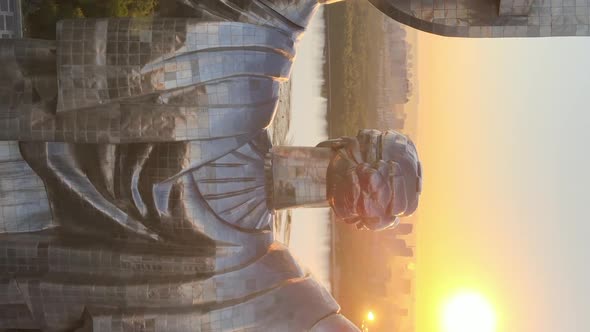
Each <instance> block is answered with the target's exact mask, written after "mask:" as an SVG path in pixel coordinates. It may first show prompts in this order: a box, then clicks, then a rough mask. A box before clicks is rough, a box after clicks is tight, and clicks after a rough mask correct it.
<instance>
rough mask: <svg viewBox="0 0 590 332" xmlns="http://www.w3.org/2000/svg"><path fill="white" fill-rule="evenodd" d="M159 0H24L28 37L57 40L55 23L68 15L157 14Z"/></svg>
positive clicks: (114, 15)
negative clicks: (155, 12)
mask: <svg viewBox="0 0 590 332" xmlns="http://www.w3.org/2000/svg"><path fill="white" fill-rule="evenodd" d="M157 7H158V0H101V1H97V0H30V1H23V14H24V23H25V24H24V29H25V36H27V37H29V38H41V39H55V24H56V23H57V21H59V20H62V19H68V18H81V17H127V16H132V17H139V16H150V15H153V13H154V11H155V10H156V9H157Z"/></svg>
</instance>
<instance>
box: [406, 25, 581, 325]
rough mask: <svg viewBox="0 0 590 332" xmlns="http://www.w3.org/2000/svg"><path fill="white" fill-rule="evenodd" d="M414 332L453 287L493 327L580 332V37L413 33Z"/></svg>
mask: <svg viewBox="0 0 590 332" xmlns="http://www.w3.org/2000/svg"><path fill="white" fill-rule="evenodd" d="M415 47H416V49H417V59H416V65H417V79H418V80H417V86H415V87H416V88H417V89H418V91H419V94H420V102H419V121H418V142H417V145H418V148H419V151H420V156H421V159H422V162H423V167H424V192H423V196H422V200H421V203H420V208H419V213H418V219H419V226H418V229H417V231H418V248H417V259H418V265H417V271H418V280H417V316H416V320H417V326H418V328H417V332H433V331H440V319H439V314H440V311H441V309H442V308H441V307H442V304H443V303H444V302H445V301H446V299H448V298H449V297H450V296H451V295H453V294H454V293H455V292H457V291H460V290H462V289H469V290H474V291H477V292H481V293H482V294H483V295H484V296H486V297H487V298H488V299H489V300H490V301H491V302H492V305H493V306H494V307H495V308H496V310H497V312H498V317H499V325H498V331H499V332H511V331H515V332H544V331H546V332H556V331H559V332H580V331H589V330H590V315H588V313H587V312H588V308H589V307H590V283H589V280H590V268H589V267H588V266H587V264H589V263H588V262H589V258H590V257H589V256H590V254H589V253H590V240H589V239H587V238H588V235H589V234H590V225H589V224H590V223H589V222H588V221H589V220H590V217H589V216H588V214H589V210H590V199H589V197H590V195H588V193H587V188H588V187H590V173H589V172H588V170H590V154H589V153H588V152H587V150H588V148H587V146H588V144H589V143H590V112H588V110H587V109H588V104H589V103H590V89H589V88H588V86H589V85H588V82H589V77H590V39H588V38H581V37H578V38H556V39H528V40H525V39H504V40H498V39H496V40H492V39H478V40H476V39H451V38H443V37H437V36H433V35H428V34H425V33H419V35H418V41H417V45H416V46H415Z"/></svg>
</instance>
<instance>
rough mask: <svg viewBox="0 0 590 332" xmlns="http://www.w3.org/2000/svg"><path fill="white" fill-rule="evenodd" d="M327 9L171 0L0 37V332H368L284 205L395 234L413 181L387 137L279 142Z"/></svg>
mask: <svg viewBox="0 0 590 332" xmlns="http://www.w3.org/2000/svg"><path fill="white" fill-rule="evenodd" d="M320 2H321V1H320ZM319 5H320V3H318V2H317V0H272V1H271V0H252V1H241V0H178V1H176V2H172V3H170V6H168V7H163V11H162V13H161V15H160V16H157V17H152V18H117V19H112V18H109V19H76V20H66V21H62V22H60V23H59V24H58V25H57V40H55V41H47V40H32V39H13V40H0V61H1V63H2V66H0V72H1V73H2V76H3V78H4V79H3V80H2V82H1V83H0V86H1V88H0V95H1V98H0V103H1V105H2V106H1V107H0V197H1V200H0V277H1V278H0V280H1V281H0V308H2V310H1V312H0V330H6V331H15V330H29V331H30V330H33V331H35V330H37V331H203V332H205V331H316V332H317V331H358V329H357V328H356V327H355V326H354V325H353V324H352V323H351V322H350V321H348V320H347V319H346V318H345V317H344V316H342V315H341V314H340V313H339V310H340V308H339V306H338V304H337V303H336V301H335V300H334V299H333V298H332V296H331V295H330V294H329V292H328V291H327V290H326V289H325V288H324V287H323V286H321V285H320V284H319V283H318V282H317V281H316V280H315V279H314V278H313V277H312V276H311V275H310V273H309V272H308V271H307V270H306V269H304V268H303V267H302V266H300V265H299V263H298V262H296V260H295V259H294V258H293V257H292V256H291V254H290V252H289V250H288V248H286V247H285V246H284V245H282V244H281V243H279V242H277V241H275V239H274V238H273V232H272V221H273V217H274V212H275V211H277V210H281V209H287V208H294V207H317V206H331V207H332V208H333V210H334V211H335V213H336V215H337V216H338V217H339V218H340V220H342V221H343V222H347V223H350V224H352V225H354V226H356V227H357V228H359V229H369V230H376V231H378V230H383V229H388V228H392V227H395V226H396V225H397V223H398V218H399V217H404V216H407V215H410V214H411V213H413V212H414V211H415V210H416V208H417V205H418V199H419V195H420V191H421V186H422V174H421V173H422V170H421V166H420V162H419V160H418V155H417V152H416V148H415V146H414V144H413V143H412V141H411V140H409V139H408V138H407V137H406V136H404V135H402V134H400V133H397V132H395V131H384V132H380V131H377V130H361V131H359V133H358V135H357V136H356V137H342V138H338V139H332V140H328V141H325V142H321V143H320V144H318V146H316V147H292V146H275V147H273V146H272V145H271V143H270V139H269V136H268V134H267V130H266V128H267V127H268V125H269V124H270V122H271V120H272V117H273V115H274V112H275V109H276V107H277V101H278V88H279V84H280V83H281V82H282V81H285V80H287V79H288V78H289V74H290V68H291V65H292V62H293V59H294V58H295V46H296V44H297V41H298V39H299V38H300V37H301V35H302V33H303V31H304V29H305V27H306V25H307V23H308V21H309V19H310V17H311V16H312V15H313V13H314V12H315V10H316V9H317V7H318V6H319ZM298 111H299V110H298Z"/></svg>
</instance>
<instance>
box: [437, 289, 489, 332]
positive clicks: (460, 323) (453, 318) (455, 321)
mask: <svg viewBox="0 0 590 332" xmlns="http://www.w3.org/2000/svg"><path fill="white" fill-rule="evenodd" d="M442 319H443V326H444V332H495V331H496V315H495V313H494V310H493V308H492V306H491V305H490V303H489V302H488V301H487V300H486V299H485V298H484V297H483V296H481V295H480V294H477V293H473V292H465V293H460V294H457V295H455V296H454V297H452V298H451V299H450V300H449V301H448V302H447V303H446V305H445V307H444V309H443V317H442Z"/></svg>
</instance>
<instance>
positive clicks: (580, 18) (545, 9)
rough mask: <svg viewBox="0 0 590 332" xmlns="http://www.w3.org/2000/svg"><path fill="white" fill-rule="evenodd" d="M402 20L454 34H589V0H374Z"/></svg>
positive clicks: (495, 36)
mask: <svg viewBox="0 0 590 332" xmlns="http://www.w3.org/2000/svg"><path fill="white" fill-rule="evenodd" d="M369 1H370V2H371V3H372V4H373V5H375V7H377V8H378V9H379V10H381V11H382V12H384V13H385V14H386V15H388V16H390V17H392V18H393V19H395V20H396V21H399V22H400V23H403V24H406V25H409V26H411V27H414V28H416V29H419V30H422V31H426V32H430V33H434V34H438V35H443V36H449V37H485V38H490V37H493V38H503V37H551V36H588V35H590V24H589V23H590V12H589V7H590V1H589V0H577V1H576V0H532V1H531V0H508V1H505V0H502V1H487V0H469V1H457V0H369Z"/></svg>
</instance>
